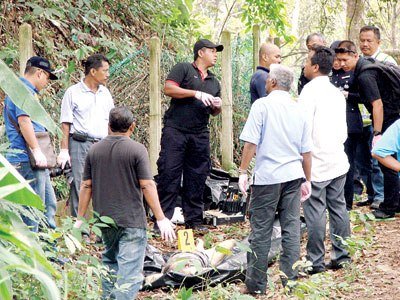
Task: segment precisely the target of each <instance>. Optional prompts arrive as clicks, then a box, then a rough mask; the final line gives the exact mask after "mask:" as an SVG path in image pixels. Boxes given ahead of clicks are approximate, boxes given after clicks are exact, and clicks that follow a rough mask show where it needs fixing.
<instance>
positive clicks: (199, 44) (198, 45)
mask: <svg viewBox="0 0 400 300" xmlns="http://www.w3.org/2000/svg"><path fill="white" fill-rule="evenodd" d="M204 47H206V48H215V49H217V52H221V51H222V50H224V46H223V45H215V44H214V43H213V42H210V41H209V40H206V39H202V40H198V41H197V42H196V44H194V47H193V53H194V55H196V54H197V52H198V51H199V50H200V49H201V48H204Z"/></svg>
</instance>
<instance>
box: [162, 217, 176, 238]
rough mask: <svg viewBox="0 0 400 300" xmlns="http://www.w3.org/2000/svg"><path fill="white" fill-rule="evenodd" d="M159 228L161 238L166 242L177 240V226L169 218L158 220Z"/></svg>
mask: <svg viewBox="0 0 400 300" xmlns="http://www.w3.org/2000/svg"><path fill="white" fill-rule="evenodd" d="M157 226H158V228H159V229H160V232H161V237H162V238H163V239H164V240H166V241H170V242H172V241H173V240H174V239H176V235H175V231H174V228H175V225H174V224H172V222H171V221H170V220H169V219H168V218H164V219H162V220H157Z"/></svg>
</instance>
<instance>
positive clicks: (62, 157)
mask: <svg viewBox="0 0 400 300" xmlns="http://www.w3.org/2000/svg"><path fill="white" fill-rule="evenodd" d="M67 163H69V165H71V157H70V156H69V152H68V149H60V154H58V156H57V164H59V165H60V166H61V169H64V168H65V165H66V164H67Z"/></svg>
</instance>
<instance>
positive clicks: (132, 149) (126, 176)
mask: <svg viewBox="0 0 400 300" xmlns="http://www.w3.org/2000/svg"><path fill="white" fill-rule="evenodd" d="M134 127H135V123H134V118H133V114H132V113H131V112H130V111H129V110H128V109H126V108H124V107H117V108H113V109H111V111H110V116H109V132H110V134H109V135H108V136H107V137H106V138H104V139H103V140H101V141H100V142H98V143H97V144H94V145H93V146H92V147H91V148H90V150H89V152H88V155H87V156H86V162H85V169H84V173H83V178H82V179H83V182H82V185H81V188H80V194H79V208H78V216H79V217H80V218H83V216H84V215H85V213H86V211H87V208H88V205H89V202H90V199H91V198H92V197H93V209H94V211H96V212H97V213H98V214H99V215H100V216H107V217H110V218H112V219H113V220H114V221H115V224H116V226H110V227H106V228H102V238H103V242H104V244H105V251H104V252H103V258H102V260H103V263H104V264H105V265H106V266H108V267H109V268H110V271H111V272H116V274H113V276H115V275H116V279H117V286H119V287H121V286H122V285H127V286H128V287H127V288H126V289H124V290H123V291H122V290H116V291H115V290H114V284H113V282H112V281H110V280H108V279H104V280H103V282H102V284H103V298H104V299H109V297H113V296H114V297H116V299H121V300H122V299H134V298H135V297H136V294H137V292H138V291H139V288H140V286H141V284H142V281H143V276H142V270H143V262H144V255H145V249H146V243H147V236H146V215H145V210H144V207H143V200H142V198H143V195H144V196H145V199H146V201H147V203H148V205H149V206H150V208H151V210H152V211H153V213H154V215H155V218H156V219H157V224H158V227H159V228H160V231H161V236H162V237H163V238H165V239H166V240H171V241H172V240H173V239H174V238H175V233H174V230H173V224H172V223H171V222H170V220H168V219H167V218H165V216H164V214H163V212H162V210H161V207H160V204H159V201H158V196H157V189H156V186H155V183H154V181H153V177H152V175H151V170H150V163H149V158H148V154H147V150H146V148H145V147H144V146H143V145H142V144H139V143H137V142H135V141H133V140H131V139H130V138H129V137H130V136H131V134H132V132H133V130H134ZM81 223H82V221H81V220H77V221H76V223H75V227H80V225H81Z"/></svg>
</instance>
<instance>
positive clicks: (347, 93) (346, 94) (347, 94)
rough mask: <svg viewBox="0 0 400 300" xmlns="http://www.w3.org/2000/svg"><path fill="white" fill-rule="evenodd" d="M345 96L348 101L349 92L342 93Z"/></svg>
mask: <svg viewBox="0 0 400 300" xmlns="http://www.w3.org/2000/svg"><path fill="white" fill-rule="evenodd" d="M342 94H343V96H344V97H345V98H346V100H347V99H348V98H349V92H347V91H342Z"/></svg>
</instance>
